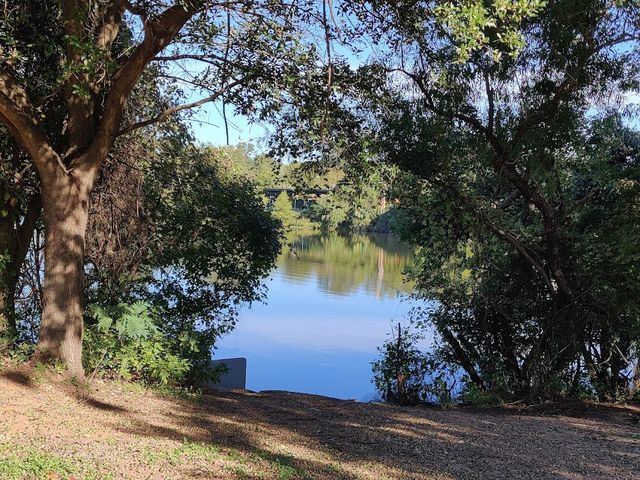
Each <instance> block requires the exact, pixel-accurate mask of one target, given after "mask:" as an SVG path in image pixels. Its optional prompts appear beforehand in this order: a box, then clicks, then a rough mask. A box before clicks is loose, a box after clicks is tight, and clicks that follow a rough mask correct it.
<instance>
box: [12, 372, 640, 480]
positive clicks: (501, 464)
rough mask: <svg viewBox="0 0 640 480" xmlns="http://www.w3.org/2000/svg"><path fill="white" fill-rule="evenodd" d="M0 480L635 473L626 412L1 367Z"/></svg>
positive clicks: (638, 467) (632, 430)
mask: <svg viewBox="0 0 640 480" xmlns="http://www.w3.org/2000/svg"><path fill="white" fill-rule="evenodd" d="M0 478H2V479H3V480H4V479H5V478H6V479H10V480H11V479H14V478H17V479H20V478H46V479H53V480H57V479H63V478H64V479H68V478H71V479H80V478H94V479H236V478H238V479H259V478H262V479H278V480H287V479H298V478H305V479H307V478H308V479H354V480H355V479H371V480H379V479H547V478H554V479H640V409H634V408H631V407H626V408H620V407H611V406H594V405H592V406H589V405H580V406H577V407H576V408H564V407H563V408H562V409H561V410H557V411H555V410H553V409H549V408H547V409H544V411H543V412H540V411H539V410H537V409H522V410H515V411H514V410H477V409H476V410H469V409H463V408H448V409H436V408H409V407H407V408H403V407H395V406H390V405H382V404H365V403H358V402H351V401H341V400H335V399H330V398H325V397H318V396H312V395H302V394H294V393H287V392H261V393H250V392H244V393H225V394H214V395H203V396H201V397H199V398H194V399H188V398H175V397H171V396H163V395H159V394H157V393H154V392H151V391H145V390H142V389H140V388H135V387H133V386H128V385H126V384H121V383H113V382H104V381H93V382H91V383H90V384H89V386H84V387H77V386H73V385H71V384H69V383H67V382H64V381H62V380H60V381H56V380H55V379H53V380H52V379H51V378H47V379H46V380H43V379H39V380H35V379H34V376H33V375H31V374H26V373H21V372H19V371H4V372H0Z"/></svg>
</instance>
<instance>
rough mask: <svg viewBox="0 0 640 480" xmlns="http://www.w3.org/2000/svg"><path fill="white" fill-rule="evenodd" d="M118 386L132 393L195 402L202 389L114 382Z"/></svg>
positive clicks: (199, 396)
mask: <svg viewBox="0 0 640 480" xmlns="http://www.w3.org/2000/svg"><path fill="white" fill-rule="evenodd" d="M114 382H117V383H118V384H120V385H121V386H122V388H123V390H125V391H127V392H133V393H148V392H153V393H155V394H157V395H159V396H162V397H169V398H178V399H181V400H193V401H195V402H197V401H199V400H200V399H201V398H202V389H200V388H196V387H183V386H173V385H157V386H147V385H143V384H141V383H138V382H125V381H114Z"/></svg>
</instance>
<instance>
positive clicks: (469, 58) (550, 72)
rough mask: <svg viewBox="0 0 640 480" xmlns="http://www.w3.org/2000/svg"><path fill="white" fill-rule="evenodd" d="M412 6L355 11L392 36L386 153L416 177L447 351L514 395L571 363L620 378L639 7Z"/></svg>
mask: <svg viewBox="0 0 640 480" xmlns="http://www.w3.org/2000/svg"><path fill="white" fill-rule="evenodd" d="M365 3H366V4H367V5H368V2H365ZM410 3H411V4H412V5H411V8H406V7H407V5H404V6H403V8H398V5H397V4H396V3H395V2H379V3H376V6H377V7H378V8H377V9H376V10H371V9H369V8H364V9H362V10H359V11H357V13H358V14H359V15H360V18H361V19H362V22H363V24H364V25H367V26H368V31H369V32H370V33H371V34H372V35H373V37H374V38H375V40H376V41H378V42H380V43H381V44H383V45H384V46H385V51H386V54H385V58H384V62H383V63H382V64H380V66H379V68H380V70H381V71H384V72H386V73H387V74H388V76H387V80H388V85H389V86H390V87H391V88H390V90H391V92H395V93H392V94H391V96H390V97H388V98H389V100H388V103H386V104H385V105H384V109H378V112H379V117H378V118H383V119H384V120H383V122H382V124H383V125H382V126H381V128H379V129H378V128H377V127H378V126H379V125H380V124H378V126H376V129H377V131H378V132H379V137H378V148H377V152H378V154H379V155H380V156H381V158H384V159H385V160H387V161H389V162H391V163H394V164H397V165H400V166H401V167H402V168H404V169H406V170H407V171H410V172H412V173H413V174H414V175H415V177H416V178H417V179H418V182H417V186H416V187H415V188H414V189H413V190H412V191H411V193H412V195H411V197H410V198H409V197H408V198H407V200H410V202H408V203H407V206H408V207H411V206H412V205H413V206H414V207H415V208H411V210H412V212H413V216H414V224H413V228H412V234H411V235H412V239H413V241H414V242H416V243H417V244H419V245H421V246H423V247H424V250H423V251H424V253H425V255H424V272H423V275H422V276H421V282H420V285H421V287H422V289H423V292H424V293H425V295H426V296H427V297H430V298H436V299H438V300H439V302H440V308H439V309H438V310H437V311H436V312H434V313H433V315H432V317H431V318H432V320H433V322H434V323H435V325H436V327H437V328H438V330H439V331H440V333H441V334H442V337H443V339H444V340H445V343H446V351H447V352H448V354H449V357H450V358H451V359H454V360H455V361H456V362H457V363H458V364H459V365H461V366H462V367H463V368H465V370H466V371H467V373H468V376H469V378H471V379H472V380H473V381H474V382H475V383H477V384H478V386H479V387H480V388H490V387H493V386H494V385H495V384H496V382H499V381H502V380H501V379H505V378H506V379H508V381H506V383H508V384H509V386H508V389H510V391H511V392H512V393H514V392H518V394H521V393H523V392H524V393H525V394H538V393H540V392H542V393H545V394H546V393H548V390H547V391H545V390H546V389H548V387H549V386H550V385H551V384H552V383H553V382H554V381H555V379H558V378H559V377H562V381H563V382H565V383H566V379H567V377H569V378H570V379H571V381H573V383H574V386H576V387H577V386H578V385H583V384H584V382H587V383H588V385H589V386H590V388H593V389H595V390H596V391H597V392H598V394H599V395H600V396H602V397H608V398H612V397H615V395H617V394H618V393H624V392H625V391H626V389H627V388H628V387H629V386H630V384H631V383H632V381H631V379H629V378H628V375H629V371H630V370H633V368H634V360H633V354H634V352H635V351H636V350H635V346H634V345H636V344H637V341H638V304H637V301H636V299H637V298H638V291H637V288H638V284H637V280H636V277H637V267H638V266H637V263H636V261H637V258H638V256H637V255H638V252H637V243H636V242H632V241H630V239H631V238H633V237H634V236H635V235H636V234H637V233H631V232H636V228H637V224H638V222H637V218H638V217H637V193H638V191H637V172H638V157H637V152H636V147H635V145H636V142H637V140H636V137H637V132H636V130H635V124H634V121H633V120H631V119H629V117H628V116H626V114H627V113H628V112H629V109H628V108H627V107H628V105H626V104H625V101H624V98H625V96H626V95H629V94H632V93H633V92H635V91H636V89H637V85H638V76H637V73H638V72H637V68H636V65H637V52H638V50H637V49H638V39H639V38H640V36H639V34H638V32H639V30H638V18H639V17H638V10H637V5H636V4H635V3H634V2H617V3H608V2H602V1H583V2H568V1H563V0H558V1H548V2H546V3H545V4H544V8H541V7H542V4H538V5H537V6H536V7H535V10H534V11H532V12H529V14H527V15H519V14H518V15H510V14H509V13H508V12H509V9H510V8H512V6H510V5H507V3H503V2H459V3H456V4H453V3H452V4H446V6H445V7H443V8H444V10H443V9H440V10H438V9H437V8H436V9H435V10H434V9H433V8H432V5H431V4H428V3H423V2H410ZM525 3H528V2H525ZM514 4H515V2H514ZM455 5H457V6H455ZM487 5H489V7H487ZM531 5H533V2H532V3H531ZM467 7H468V9H467ZM487 8H488V10H487ZM460 9H462V10H460ZM465 9H467V10H465ZM492 9H493V10H492ZM487 11H488V12H489V13H490V15H487ZM492 11H493V13H491V12H492ZM512 13H513V12H512ZM365 28H367V27H365ZM502 28H506V29H507V31H510V32H512V35H511V38H512V39H513V41H510V42H508V43H507V44H505V34H504V32H500V29H502ZM465 32H466V33H465ZM519 39H521V40H522V41H521V40H519ZM616 96H617V98H616ZM372 108H374V109H375V104H373V107H372ZM631 111H632V110H631ZM631 118H633V117H631ZM605 198H606V199H607V200H606V201H605V200H604V199H605ZM619 208H622V209H623V210H624V211H625V212H627V214H628V215H629V217H626V218H622V217H620V216H619V213H620V210H619ZM604 225H606V227H605V226H604ZM605 230H606V234H605ZM630 235H631V236H630ZM602 238H606V239H607V241H606V242H605V243H602V241H601V239H602ZM614 291H615V292H620V293H621V294H622V295H620V296H618V295H612V294H611V292H614ZM623 292H624V293H623ZM569 383H571V382H569Z"/></svg>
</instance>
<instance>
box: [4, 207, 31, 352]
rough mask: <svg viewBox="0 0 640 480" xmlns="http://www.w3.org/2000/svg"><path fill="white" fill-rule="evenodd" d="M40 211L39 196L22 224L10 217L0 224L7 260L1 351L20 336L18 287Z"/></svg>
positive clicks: (5, 265)
mask: <svg viewBox="0 0 640 480" xmlns="http://www.w3.org/2000/svg"><path fill="white" fill-rule="evenodd" d="M40 210H41V202H40V195H35V196H34V197H33V198H32V199H31V200H30V201H29V204H28V205H27V211H26V213H25V215H24V217H23V218H22V223H18V222H16V221H14V219H13V218H11V215H9V216H7V217H6V218H4V219H3V220H2V221H0V254H2V255H4V256H5V257H4V261H3V264H2V267H1V268H0V351H1V350H2V349H3V348H5V347H6V346H7V344H8V343H9V342H10V341H11V338H13V337H15V335H16V333H17V332H16V308H15V294H16V286H17V284H18V277H19V275H20V269H21V268H22V264H23V263H24V259H25V257H26V255H27V251H28V250H29V243H30V242H31V238H32V237H33V232H34V230H35V228H36V223H37V221H38V218H39V217H40ZM12 213H14V214H15V212H12Z"/></svg>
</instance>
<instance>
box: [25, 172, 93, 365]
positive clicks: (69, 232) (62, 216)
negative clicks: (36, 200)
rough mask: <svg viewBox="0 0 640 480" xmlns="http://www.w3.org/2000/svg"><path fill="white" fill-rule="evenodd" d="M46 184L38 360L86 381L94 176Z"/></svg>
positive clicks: (70, 176) (74, 175)
mask: <svg viewBox="0 0 640 480" xmlns="http://www.w3.org/2000/svg"><path fill="white" fill-rule="evenodd" d="M47 183H48V182H43V213H44V224H45V249H44V257H45V269H44V291H43V306H42V324H41V327H40V339H39V342H38V351H39V355H41V356H43V357H45V358H48V359H50V360H61V361H62V362H64V364H65V365H66V367H67V370H68V373H69V374H70V375H72V376H75V377H83V375H84V371H83V369H82V330H83V320H82V314H83V277H84V245H85V233H86V228H87V220H88V216H89V196H90V192H91V185H92V183H93V181H92V178H91V175H90V174H88V173H82V172H78V171H74V172H71V173H70V174H68V175H65V176H60V177H58V178H57V179H56V180H55V181H54V182H51V183H49V184H47Z"/></svg>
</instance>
